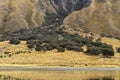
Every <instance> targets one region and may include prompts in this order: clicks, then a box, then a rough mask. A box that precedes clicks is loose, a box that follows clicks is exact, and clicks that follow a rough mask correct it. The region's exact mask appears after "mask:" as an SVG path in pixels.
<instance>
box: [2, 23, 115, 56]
mask: <svg viewBox="0 0 120 80" xmlns="http://www.w3.org/2000/svg"><path fill="white" fill-rule="evenodd" d="M63 29H64V27H59V25H58V24H55V25H53V26H43V27H37V28H34V29H22V30H19V31H16V32H7V33H5V34H4V35H3V36H1V39H2V40H10V43H11V44H19V43H20V41H21V40H25V41H27V43H26V44H27V47H28V48H30V49H35V50H36V51H48V50H53V49H57V50H58V52H64V51H65V50H73V51H77V52H83V48H82V46H83V45H86V46H87V48H88V50H87V51H86V54H89V55H99V54H102V55H104V56H107V57H108V56H114V50H113V48H112V46H111V45H107V44H105V43H101V42H100V40H97V41H96V42H94V41H93V40H92V38H84V37H82V36H79V35H77V34H69V33H67V32H64V31H63Z"/></svg>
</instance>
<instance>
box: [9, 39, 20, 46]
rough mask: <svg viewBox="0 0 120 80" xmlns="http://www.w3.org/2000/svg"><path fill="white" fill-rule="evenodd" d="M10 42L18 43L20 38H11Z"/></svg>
mask: <svg viewBox="0 0 120 80" xmlns="http://www.w3.org/2000/svg"><path fill="white" fill-rule="evenodd" d="M9 43H10V44H15V45H17V44H19V43H20V40H19V39H18V38H11V39H10V42H9Z"/></svg>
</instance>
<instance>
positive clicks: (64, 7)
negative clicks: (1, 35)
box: [0, 0, 90, 32]
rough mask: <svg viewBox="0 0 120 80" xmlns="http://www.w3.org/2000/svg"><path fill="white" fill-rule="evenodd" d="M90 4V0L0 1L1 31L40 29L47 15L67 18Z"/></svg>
mask: <svg viewBox="0 0 120 80" xmlns="http://www.w3.org/2000/svg"><path fill="white" fill-rule="evenodd" d="M73 4H74V5H73ZM89 4H90V0H0V31H1V32H4V31H12V30H18V29H21V28H28V27H30V28H32V27H38V26H41V25H42V23H43V22H45V21H46V19H45V17H46V16H47V15H48V17H52V18H53V17H54V18H56V17H57V16H60V17H66V16H67V15H68V14H69V13H71V12H72V11H74V10H80V9H82V8H83V7H86V6H88V5H89ZM50 20H51V18H50ZM54 21H55V20H54ZM51 22H52V21H51Z"/></svg>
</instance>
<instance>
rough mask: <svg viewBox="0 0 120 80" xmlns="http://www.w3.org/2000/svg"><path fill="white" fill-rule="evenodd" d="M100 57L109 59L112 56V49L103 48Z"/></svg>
mask: <svg viewBox="0 0 120 80" xmlns="http://www.w3.org/2000/svg"><path fill="white" fill-rule="evenodd" d="M102 55H103V56H104V57H111V56H114V50H113V49H112V48H103V49H102Z"/></svg>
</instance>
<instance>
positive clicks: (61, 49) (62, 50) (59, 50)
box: [57, 47, 65, 52]
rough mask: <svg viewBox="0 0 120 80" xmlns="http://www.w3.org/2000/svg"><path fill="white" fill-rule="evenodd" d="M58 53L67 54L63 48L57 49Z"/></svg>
mask: <svg viewBox="0 0 120 80" xmlns="http://www.w3.org/2000/svg"><path fill="white" fill-rule="evenodd" d="M57 50H58V52H65V49H64V48H62V47H57Z"/></svg>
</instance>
